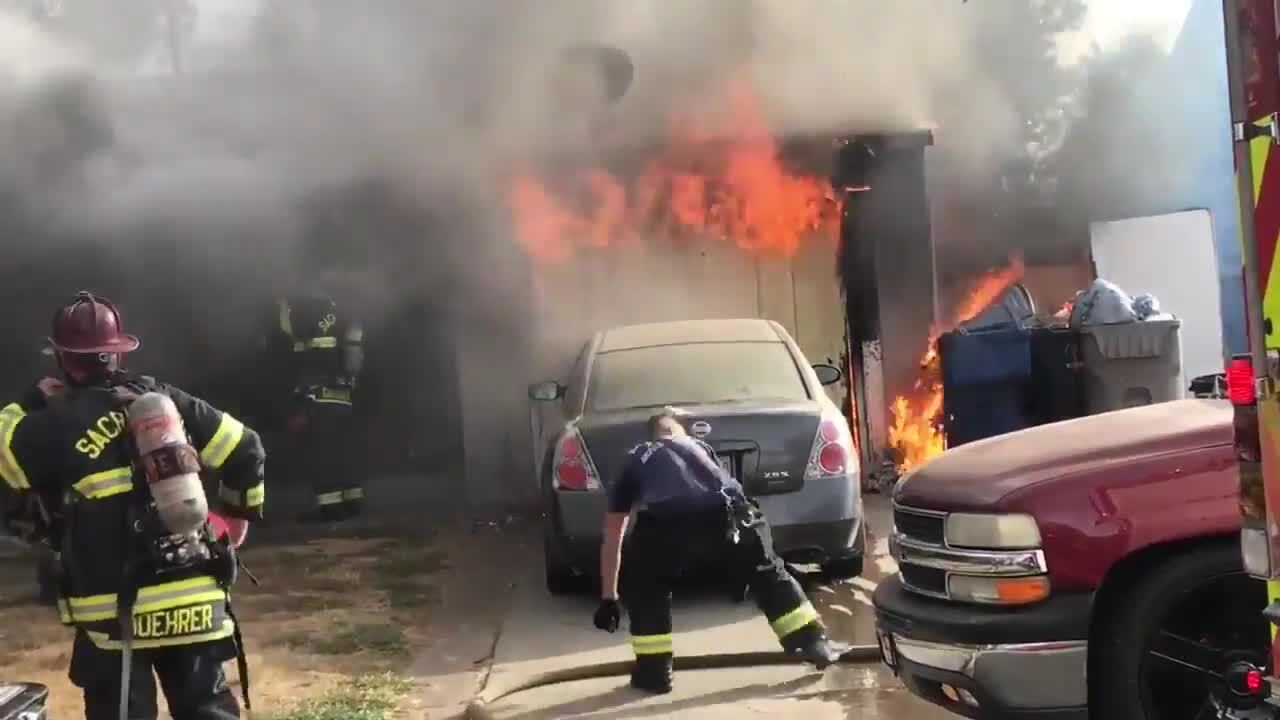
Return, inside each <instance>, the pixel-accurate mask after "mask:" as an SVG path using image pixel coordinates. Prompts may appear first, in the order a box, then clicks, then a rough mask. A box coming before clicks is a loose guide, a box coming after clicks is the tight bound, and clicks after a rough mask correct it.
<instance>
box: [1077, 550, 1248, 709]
mask: <svg viewBox="0 0 1280 720" xmlns="http://www.w3.org/2000/svg"><path fill="white" fill-rule="evenodd" d="M1123 593H1124V596H1123V598H1122V600H1121V602H1120V603H1119V607H1117V608H1116V609H1115V610H1114V611H1113V612H1112V614H1111V616H1110V617H1107V618H1103V619H1102V622H1101V623H1100V624H1099V625H1098V630H1097V636H1096V638H1094V639H1093V640H1092V642H1093V643H1094V644H1095V649H1094V652H1093V653H1092V655H1093V656H1094V657H1095V658H1096V662H1097V672H1094V671H1093V670H1092V669H1091V670H1090V673H1089V675H1090V678H1091V679H1093V680H1094V682H1095V683H1096V684H1097V685H1096V687H1095V693H1094V694H1093V701H1094V702H1093V704H1094V706H1095V707H1093V708H1092V709H1091V711H1090V716H1091V717H1096V718H1099V719H1100V720H1181V719H1182V718H1186V720H1193V718H1197V717H1218V713H1217V710H1216V709H1214V706H1215V705H1216V704H1217V703H1218V699H1219V698H1220V697H1222V695H1223V694H1224V693H1225V692H1226V688H1225V686H1224V685H1223V683H1222V682H1221V681H1220V680H1219V678H1220V677H1221V675H1222V673H1223V672H1224V671H1225V670H1226V669H1227V668H1228V666H1230V665H1231V664H1232V663H1234V662H1237V661H1240V660H1244V661H1248V662H1253V663H1255V664H1257V665H1258V667H1263V666H1265V665H1266V664H1267V654H1268V640H1269V638H1270V633H1269V631H1268V625H1267V622H1266V620H1265V619H1264V618H1263V616H1262V610H1263V608H1265V607H1266V604H1267V594H1266V587H1265V585H1264V584H1263V583H1262V582H1261V581H1259V580H1255V579H1253V578H1251V577H1249V576H1248V575H1246V574H1245V573H1244V570H1243V569H1242V567H1241V564H1240V549H1239V548H1238V547H1236V546H1235V545H1228V544H1221V545H1218V544H1215V545H1204V546H1201V547H1196V548H1193V549H1190V550H1188V551H1186V552H1183V553H1180V554H1179V555H1177V556H1175V557H1170V558H1168V559H1166V560H1164V561H1163V562H1161V563H1159V564H1157V565H1156V566H1155V567H1153V568H1151V570H1149V571H1148V572H1146V573H1145V574H1144V575H1142V577H1141V578H1139V579H1138V580H1137V581H1136V583H1135V584H1134V585H1133V586H1132V587H1129V588H1126V589H1124V590H1123ZM1202 711H1203V714H1202Z"/></svg>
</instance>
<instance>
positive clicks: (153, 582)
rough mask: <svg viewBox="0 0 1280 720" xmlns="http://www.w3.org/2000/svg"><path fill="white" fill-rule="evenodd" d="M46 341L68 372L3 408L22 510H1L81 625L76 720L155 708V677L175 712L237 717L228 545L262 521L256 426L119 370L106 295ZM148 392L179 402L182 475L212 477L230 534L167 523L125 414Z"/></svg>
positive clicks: (81, 305) (1, 469) (6, 467)
mask: <svg viewBox="0 0 1280 720" xmlns="http://www.w3.org/2000/svg"><path fill="white" fill-rule="evenodd" d="M49 344H50V346H51V349H52V351H53V353H54V355H55V357H56V358H57V362H58V367H59V368H60V370H61V374H62V379H61V380H55V379H51V378H46V379H44V380H42V381H40V383H38V384H37V385H36V387H34V388H32V390H31V391H30V392H28V393H27V394H26V395H25V396H24V397H23V399H22V400H21V401H20V402H17V403H13V404H10V405H8V406H7V407H5V408H4V409H3V410H0V479H3V481H4V483H3V485H4V490H5V492H4V493H2V494H4V495H7V497H6V498H5V506H6V507H10V508H12V507H15V506H16V507H24V508H26V510H25V511H24V512H21V513H18V514H11V515H9V516H8V518H7V519H8V520H9V521H10V522H9V526H10V528H11V529H14V530H15V531H16V532H21V533H22V534H24V535H26V536H27V538H28V539H31V540H39V539H44V540H51V541H52V544H53V545H54V546H55V548H56V549H57V550H58V551H59V555H58V557H59V563H58V572H59V577H58V578H57V584H58V588H59V595H60V597H59V599H58V609H59V614H60V616H61V619H62V621H63V623H64V624H67V625H70V626H72V627H74V628H75V641H74V644H73V647H72V653H71V669H70V678H71V681H72V682H73V683H74V684H75V685H77V686H78V687H80V688H81V689H82V690H83V692H84V704H85V717H86V719H87V720H107V719H111V720H116V719H117V718H124V717H128V718H133V719H141V718H145V719H154V718H156V717H157V714H158V710H157V703H156V700H157V698H156V687H155V678H156V676H158V677H159V680H160V686H161V689H162V690H163V692H164V695H165V699H166V701H167V703H168V707H169V709H170V713H171V715H172V716H173V717H174V718H175V720H223V719H226V718H238V717H240V711H239V707H238V703H237V701H236V698H235V697H234V696H233V695H232V693H231V691H230V690H229V689H228V687H227V683H226V677H225V675H224V673H223V670H222V666H223V663H224V662H225V661H227V660H230V659H232V658H236V659H238V660H239V661H240V663H241V667H240V677H241V682H242V687H243V688H247V673H246V667H245V664H244V654H243V652H242V648H241V644H240V642H239V637H240V635H239V629H238V627H237V626H236V622H235V618H234V616H233V615H232V614H231V608H230V605H229V597H228V589H229V587H230V585H231V584H232V583H233V582H234V579H235V568H236V561H235V552H234V547H237V546H239V544H240V543H241V542H243V541H244V538H245V534H246V533H247V531H248V523H249V521H251V520H258V519H260V518H261V517H262V508H263V499H264V497H263V466H264V461H265V453H264V451H263V448H262V444H261V441H260V440H259V438H258V435H257V433H255V432H254V431H253V430H252V429H250V428H248V427H245V426H244V425H243V424H241V423H240V422H239V421H238V420H236V419H235V418H234V417H232V416H231V415H229V414H227V413H224V412H222V411H220V410H218V409H216V408H214V407H213V406H211V405H209V404H208V403H206V402H204V401H203V400H201V399H199V398H196V397H192V396H191V395H188V394H187V393H185V392H183V391H182V390H179V389H178V388H176V387H173V386H170V385H166V384H163V383H160V382H158V381H156V380H155V379H154V378H149V377H134V376H130V375H127V374H125V372H124V371H123V369H122V358H123V356H124V354H126V353H129V352H132V351H134V350H136V349H137V348H138V345H139V341H138V339H137V338H136V337H134V336H132V335H126V334H124V333H123V332H122V328H121V324H120V315H119V313H118V312H117V311H116V309H115V307H114V306H113V305H112V304H111V303H110V302H108V301H107V300H105V299H101V298H95V297H94V296H92V295H91V294H89V293H86V292H82V293H80V294H79V296H78V297H77V298H76V299H75V300H74V301H73V302H72V303H71V304H69V305H67V306H65V307H63V308H61V309H60V310H59V311H58V312H57V313H56V314H55V315H54V318H53V329H52V333H51V335H50V338H49ZM149 392H156V393H160V394H163V395H166V396H168V397H169V398H170V399H171V400H172V401H173V405H174V407H176V408H177V411H178V413H179V414H180V416H181V418H182V421H183V424H184V425H185V428H186V433H187V435H188V436H189V437H188V438H187V439H189V441H190V445H191V448H193V451H192V454H191V455H189V456H185V457H186V458H187V460H186V462H190V463H192V465H191V467H190V471H195V470H199V469H203V470H206V471H212V472H216V473H217V475H218V477H219V479H220V490H219V492H218V494H217V497H218V499H220V500H221V503H220V504H221V514H222V516H223V517H224V518H225V519H226V525H227V527H228V530H229V532H228V533H227V534H228V536H229V537H228V539H227V540H223V541H219V540H216V539H215V538H214V535H213V533H212V532H211V531H210V528H209V525H208V523H207V522H206V523H204V524H203V526H200V527H198V529H197V531H196V532H194V533H193V534H192V535H190V536H185V535H182V536H178V535H172V534H170V532H169V531H167V530H165V529H164V525H163V522H162V518H161V517H160V512H161V511H160V510H159V509H158V505H157V504H156V503H155V502H153V501H152V497H151V492H150V490H149V489H148V485H147V482H146V481H145V480H144V479H142V478H141V477H139V476H140V475H141V473H140V472H137V470H138V469H139V466H140V465H142V463H141V462H140V461H139V460H138V458H137V457H136V451H135V449H134V445H133V443H132V440H131V436H130V430H129V428H128V426H127V423H126V412H127V411H128V407H129V405H130V403H131V402H132V401H133V400H135V399H136V398H138V397H139V396H142V395H143V394H145V393H149ZM197 458H198V459H197ZM151 459H155V458H151ZM176 464H177V465H178V466H181V465H183V464H184V463H176ZM152 469H153V470H154V468H152ZM184 471H187V470H184ZM196 487H197V488H199V485H198V484H197V486H196ZM196 492H202V491H200V490H198V489H197V490H196ZM246 698H247V695H246ZM246 705H247V703H246Z"/></svg>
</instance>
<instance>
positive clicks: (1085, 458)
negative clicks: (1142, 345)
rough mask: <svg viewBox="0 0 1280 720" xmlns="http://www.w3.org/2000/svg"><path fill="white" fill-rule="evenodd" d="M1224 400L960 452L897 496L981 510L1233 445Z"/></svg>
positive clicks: (1014, 436) (1095, 421)
mask: <svg viewBox="0 0 1280 720" xmlns="http://www.w3.org/2000/svg"><path fill="white" fill-rule="evenodd" d="M1232 441H1233V438H1232V424H1231V405H1230V403H1229V402H1227V401H1225V400H1177V401H1173V402H1164V403H1157V404H1154V405H1144V406H1142V407H1136V408H1129V409H1126V410H1116V411H1113V412H1108V413H1102V414H1100V415H1091V416H1088V417H1083V418H1078V419H1075V420H1067V421H1064V422H1057V423H1051V424H1048V425H1041V426H1039V427H1034V428H1029V429H1027V430H1021V431H1019V432H1015V433H1009V434H1007V435H1000V436H997V437H993V438H988V439H986V440H980V441H978V442H973V443H969V444H967V445H962V446H960V447H958V448H953V449H951V450H947V451H946V452H944V453H943V454H941V455H939V456H938V457H936V458H934V459H933V460H931V461H929V462H927V463H925V464H924V465H922V466H920V467H919V468H917V469H916V470H914V471H912V472H909V473H908V474H907V475H906V476H905V477H904V478H903V480H902V482H900V483H899V484H898V487H897V489H896V490H894V494H893V497H894V500H895V501H896V502H898V503H901V504H903V505H908V506H911V507H919V508H929V509H936V510H985V509H991V508H993V507H995V506H996V505H997V504H998V503H999V502H1000V500H1001V499H1003V498H1004V497H1005V496H1006V495H1008V494H1010V493H1012V492H1015V491H1017V490H1022V489H1024V488H1028V487H1031V486H1033V485H1036V484H1038V483H1042V482H1045V481H1048V480H1053V479H1055V478H1060V477H1064V476H1069V475H1079V474H1080V473H1087V472H1091V471H1095V470H1101V469H1102V468H1105V467H1113V466H1115V465H1117V464H1127V463H1134V462H1141V461H1142V460H1143V459H1144V458H1149V457H1154V456H1157V455H1163V454H1166V453H1171V452H1181V451H1187V450H1194V449H1196V448H1203V447H1212V446H1220V445H1225V444H1230V443H1231V442H1232Z"/></svg>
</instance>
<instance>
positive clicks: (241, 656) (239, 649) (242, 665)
mask: <svg viewBox="0 0 1280 720" xmlns="http://www.w3.org/2000/svg"><path fill="white" fill-rule="evenodd" d="M227 617H228V618H229V619H230V620H231V625H232V628H233V629H232V631H231V640H232V642H234V643H235V644H236V672H238V673H240V698H241V699H242V700H243V701H244V709H245V710H252V709H253V704H252V703H251V702H250V701H249V656H248V655H246V654H245V652H244V637H243V636H241V634H240V619H239V618H237V617H236V614H235V611H234V610H232V609H231V596H230V593H228V595H227Z"/></svg>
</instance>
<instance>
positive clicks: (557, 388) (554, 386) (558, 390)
mask: <svg viewBox="0 0 1280 720" xmlns="http://www.w3.org/2000/svg"><path fill="white" fill-rule="evenodd" d="M562 397H564V386H563V385H561V384H560V383H558V382H540V383H537V384H536V385H530V386H529V399H530V400H536V401H538V402H551V401H553V400H559V399H560V398H562Z"/></svg>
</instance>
